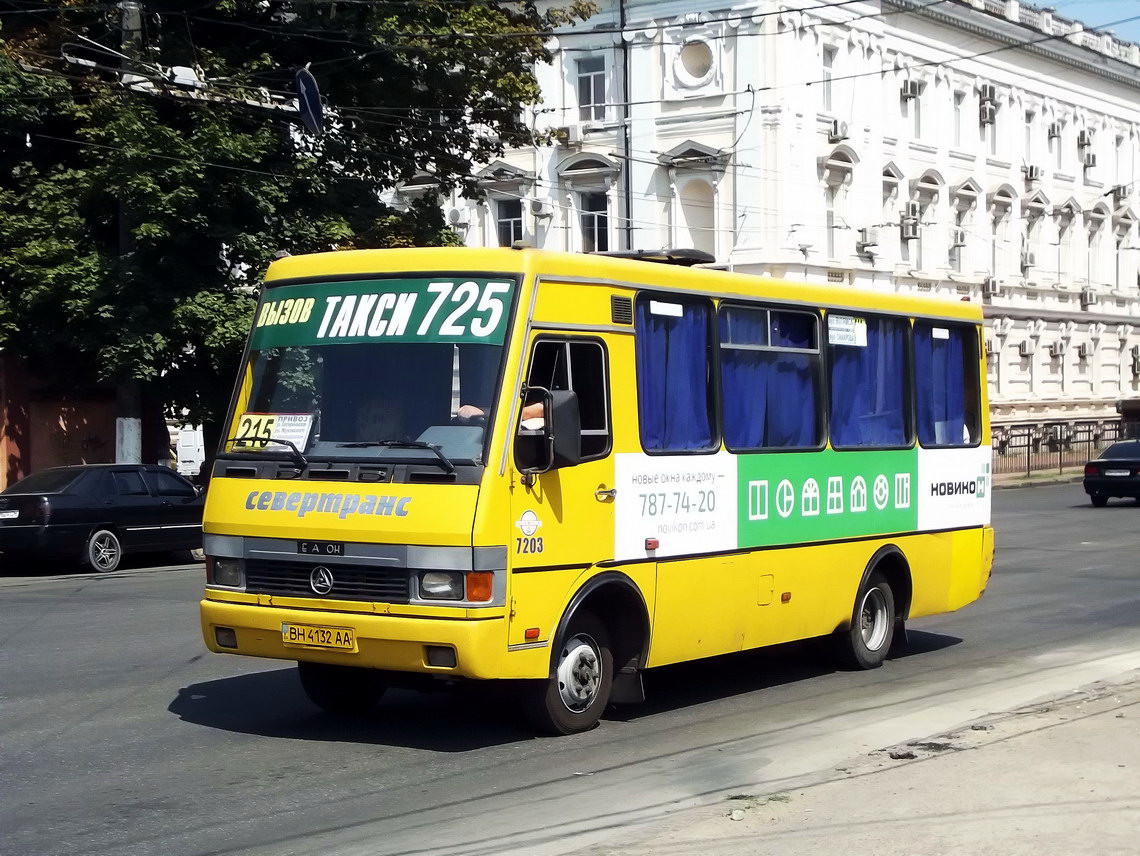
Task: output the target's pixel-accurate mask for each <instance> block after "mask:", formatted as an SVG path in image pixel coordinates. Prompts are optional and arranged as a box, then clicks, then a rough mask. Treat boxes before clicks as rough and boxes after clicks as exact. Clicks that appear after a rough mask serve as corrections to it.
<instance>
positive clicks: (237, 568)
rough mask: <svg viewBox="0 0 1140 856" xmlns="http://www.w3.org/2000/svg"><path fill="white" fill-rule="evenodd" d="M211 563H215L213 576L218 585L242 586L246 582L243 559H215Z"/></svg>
mask: <svg viewBox="0 0 1140 856" xmlns="http://www.w3.org/2000/svg"><path fill="white" fill-rule="evenodd" d="M210 564H212V565H213V574H212V576H213V581H214V583H215V584H216V585H220V586H227V587H229V588H241V587H242V585H244V584H245V579H244V574H242V568H241V559H214V560H213V561H211V562H210Z"/></svg>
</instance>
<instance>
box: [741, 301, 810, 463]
mask: <svg viewBox="0 0 1140 856" xmlns="http://www.w3.org/2000/svg"><path fill="white" fill-rule="evenodd" d="M766 315H767V313H766V312H764V311H756V310H749V309H742V308H731V309H726V310H724V311H722V313H721V316H720V340H721V342H722V343H723V344H724V345H725V346H726V347H722V348H721V352H720V354H721V364H720V371H721V392H722V396H721V397H722V400H723V401H724V437H725V442H726V443H727V445H728V446H729V447H730V448H733V449H758V448H795V447H804V446H814V445H816V444H817V442H818V438H817V436H816V386H817V381H816V377H817V375H816V370H815V365H816V363H817V362H818V357H816V356H815V355H814V354H792V353H784V352H781V351H777V350H771V351H755V350H747V349H742V348H739V347H737V348H733V347H728V346H730V345H738V346H739V345H744V346H748V345H753V346H755V345H765V344H768V343H770V344H771V345H773V346H781V347H786V348H812V347H815V322H814V319H813V318H812V317H811V316H810V315H802V314H799V315H797V314H784V313H780V312H772V313H771V319H772V320H771V322H770V324H771V326H770V328H769V330H768V335H767V336H766V335H765V324H766V323H768V322H767V319H766V317H765V316H766Z"/></svg>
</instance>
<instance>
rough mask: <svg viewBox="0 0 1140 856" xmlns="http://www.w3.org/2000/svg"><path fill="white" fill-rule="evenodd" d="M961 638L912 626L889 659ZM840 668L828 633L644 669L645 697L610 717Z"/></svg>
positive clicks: (648, 712) (629, 717)
mask: <svg viewBox="0 0 1140 856" xmlns="http://www.w3.org/2000/svg"><path fill="white" fill-rule="evenodd" d="M961 641H962V640H961V639H960V638H958V637H957V636H949V635H947V634H944V633H931V632H928V631H925V630H908V631H907V645H906V647H905V648H896V649H892V651H891V654H890V656H889V657H888V659H890V660H902V659H906V658H908V657H914V656H918V655H921V654H931V653H934V652H935V651H940V650H942V649H943V648H950V647H952V646H954V645H957V644H959V643H961ZM837 671H841V670H840V669H839V668H838V667H837V666H836V665H835V660H834V656H833V654H832V651H831V645H830V639H828V638H826V637H824V638H819V639H804V640H802V641H799V642H788V643H786V644H783V645H773V646H771V647H769V648H761V649H758V650H755V651H744V652H742V653H739V654H725V655H723V656H720V657H710V658H708V659H706V660H695V661H693V662H689V663H678V664H677V665H675V666H663V667H661V668H658V669H652V670H650V671H648V672H646V673H645V675H644V682H645V695H646V701H645V702H644V703H643V704H639V705H628V706H625V705H623V706H620V707H612V708H610V710H609V712H608V714H607V717H606V718H607V719H615V720H620V721H623V722H626V721H633V720H636V719H641V718H643V717H646V716H653V715H654V714H658V713H665V712H668V711H672V710H677V709H679V708H685V707H692V706H694V705H699V704H706V703H708V702H713V701H716V700H718V699H722V698H730V697H732V696H737V695H744V694H747V693H753V692H759V691H762V690H766V689H771V688H773V687H778V686H782V685H784V684H792V683H797V682H799V681H806V680H811V679H812V678H818V677H822V676H823V675H829V674H833V673H835V672H837Z"/></svg>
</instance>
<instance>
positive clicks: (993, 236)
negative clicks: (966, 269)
mask: <svg viewBox="0 0 1140 856" xmlns="http://www.w3.org/2000/svg"><path fill="white" fill-rule="evenodd" d="M987 201H988V202H989V209H990V274H991V275H992V276H995V277H999V278H1001V277H1004V276H1007V275H1009V274H1012V273H1013V272H1014V270H1013V268H1014V265H1013V262H1012V255H1013V252H1014V249H1015V247H1014V244H1013V242H1012V241H1011V240H1010V236H1009V230H1010V222H1011V220H1012V219H1013V206H1014V203H1015V202H1016V201H1017V191H1016V190H1014V189H1013V188H1012V187H1010V186H1009V185H1008V184H1003V185H1001V186H1000V187H999V188H998V189H997V190H995V191H994V192H993V193H991V194H990V195H989V198H988V200H987Z"/></svg>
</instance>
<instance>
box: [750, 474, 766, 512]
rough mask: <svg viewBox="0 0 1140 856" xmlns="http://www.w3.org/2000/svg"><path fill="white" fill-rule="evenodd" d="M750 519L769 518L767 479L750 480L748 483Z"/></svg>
mask: <svg viewBox="0 0 1140 856" xmlns="http://www.w3.org/2000/svg"><path fill="white" fill-rule="evenodd" d="M748 519H749V520H767V519H768V482H767V481H750V482H749V483H748Z"/></svg>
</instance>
